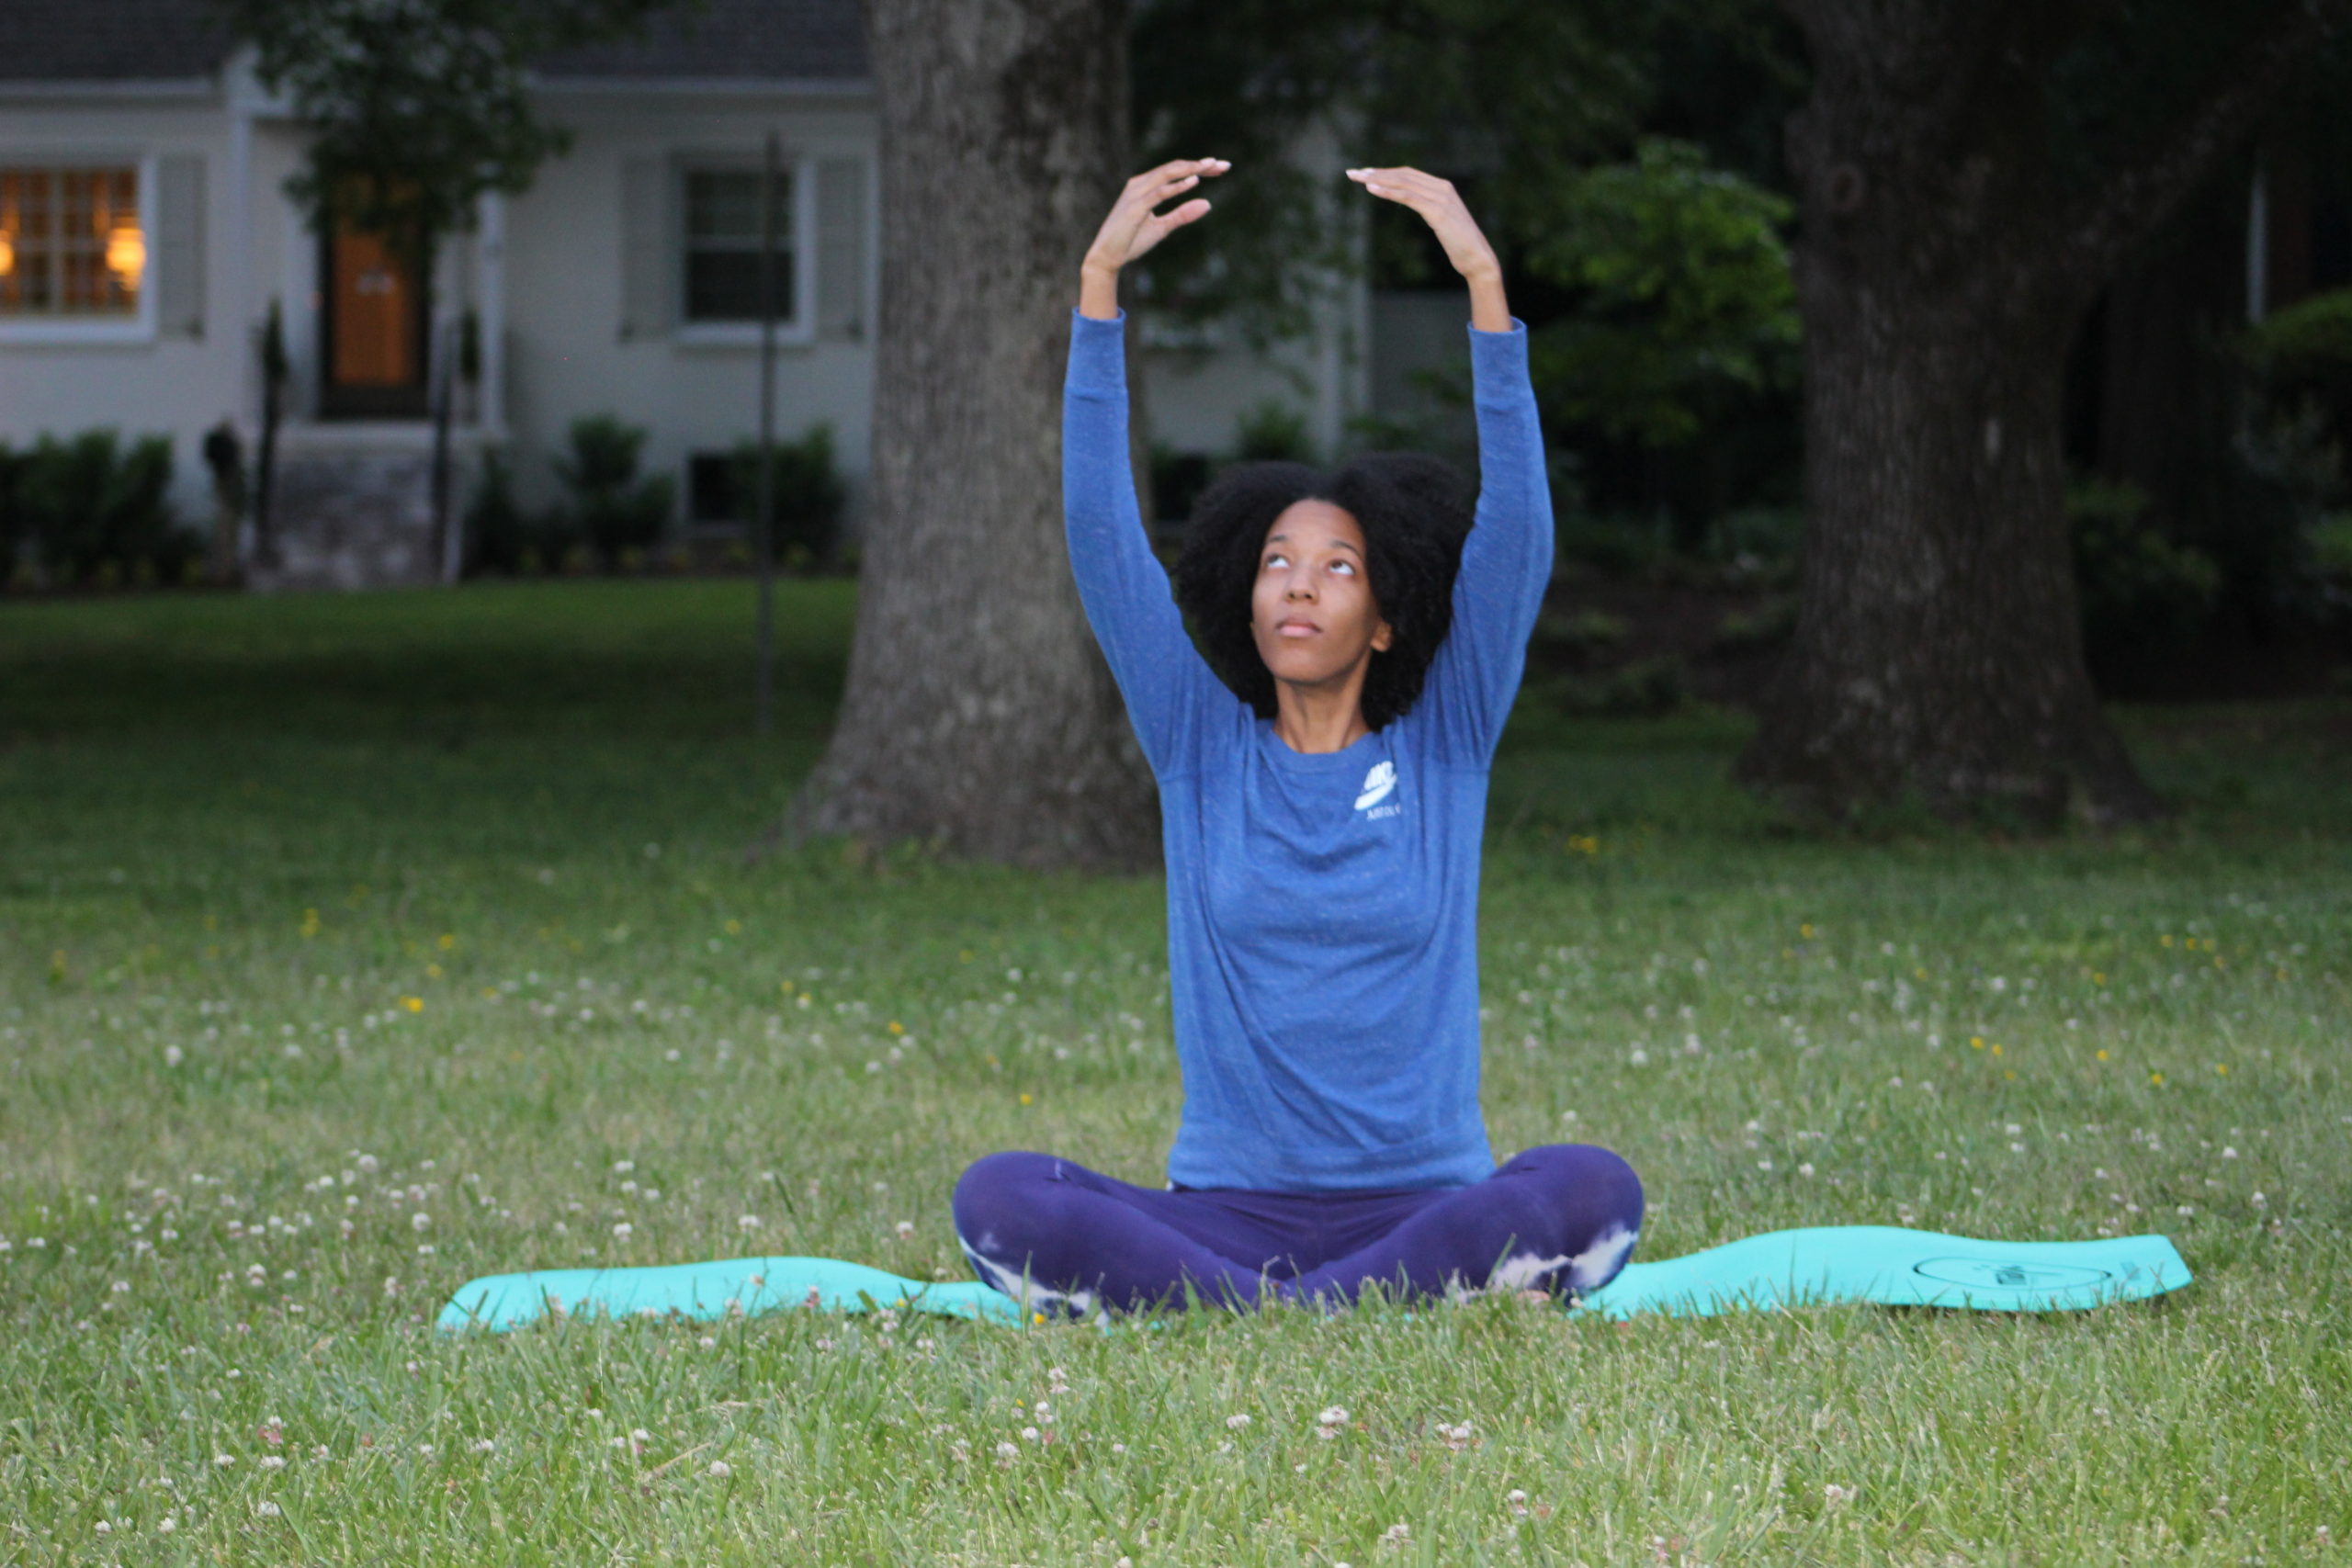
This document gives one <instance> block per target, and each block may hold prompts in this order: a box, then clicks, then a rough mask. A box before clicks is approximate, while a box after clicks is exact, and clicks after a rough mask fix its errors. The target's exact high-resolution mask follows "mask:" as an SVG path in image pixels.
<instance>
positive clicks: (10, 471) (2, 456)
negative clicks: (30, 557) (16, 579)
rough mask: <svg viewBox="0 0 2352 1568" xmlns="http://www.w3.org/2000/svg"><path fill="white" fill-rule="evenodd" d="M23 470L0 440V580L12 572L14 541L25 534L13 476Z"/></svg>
mask: <svg viewBox="0 0 2352 1568" xmlns="http://www.w3.org/2000/svg"><path fill="white" fill-rule="evenodd" d="M23 471H24V459H23V458H22V457H18V456H17V452H16V450H15V448H13V447H11V446H9V445H8V443H6V441H0V584H5V583H6V582H7V581H8V580H9V578H10V577H11V576H12V575H13V574H14V572H15V570H16V566H17V549H18V541H20V540H21V539H23V538H24V536H25V524H24V515H23V513H22V512H21V511H20V510H19V509H18V508H17V475H18V474H20V473H22V472H23Z"/></svg>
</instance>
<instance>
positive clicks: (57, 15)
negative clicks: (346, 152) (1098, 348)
mask: <svg viewBox="0 0 2352 1568" xmlns="http://www.w3.org/2000/svg"><path fill="white" fill-rule="evenodd" d="M235 41H236V40H235V39H234V38H233V37H232V35H231V34H230V32H229V29H228V28H227V27H226V26H224V25H223V23H222V21H221V17H220V7H219V6H218V5H217V4H216V3H215V0H97V3H96V4H85V5H78V6H74V5H63V4H61V3H60V0H0V81H7V82H153V81H187V80H188V79H189V78H192V77H201V76H209V75H210V74H212V73H214V72H216V71H218V70H219V69H220V65H221V62H224V61H225V60H227V59H228V57H229V54H230V51H232V49H233V48H234V47H235ZM540 71H541V73H542V74H543V75H545V76H548V77H551V78H556V79H560V80H567V81H582V82H590V81H609V82H613V83H616V84H617V83H621V82H626V81H630V80H659V81H720V80H729V79H732V80H741V81H817V80H837V81H844V82H849V81H860V80H863V79H864V78H865V74H866V67H865V29H864V28H863V27H862V25H861V24H860V22H859V19H858V7H857V0H684V4H683V5H681V6H679V7H678V8H677V9H675V10H672V11H667V12H663V13H660V14H658V15H656V17H654V18H653V20H652V21H651V22H650V23H649V24H648V25H647V26H646V28H644V29H643V31H642V32H641V33H640V34H639V35H638V36H636V37H633V38H629V39H621V40H618V41H615V42H611V43H600V44H596V45H594V46H592V47H588V48H584V49H572V50H565V51H561V52H560V53H558V54H554V55H551V56H549V57H548V59H547V60H545V61H543V62H541V63H540Z"/></svg>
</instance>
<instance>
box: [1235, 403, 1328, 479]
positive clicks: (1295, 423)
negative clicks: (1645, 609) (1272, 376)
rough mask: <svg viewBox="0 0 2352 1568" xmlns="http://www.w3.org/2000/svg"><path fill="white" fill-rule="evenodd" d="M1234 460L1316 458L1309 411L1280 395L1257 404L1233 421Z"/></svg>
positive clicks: (1295, 461) (1248, 461)
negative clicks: (1301, 409)
mask: <svg viewBox="0 0 2352 1568" xmlns="http://www.w3.org/2000/svg"><path fill="white" fill-rule="evenodd" d="M1233 460H1234V461H1235V462H1237V463H1312V462H1314V461H1315V441H1314V438H1313V437H1312V436H1311V435H1309V434H1307V429H1306V414H1304V413H1302V412H1299V411H1298V410H1296V409H1295V408H1293V407H1291V406H1290V405H1289V404H1288V403H1285V402H1283V400H1281V399H1279V398H1268V399H1267V400H1265V401H1263V402H1261V403H1259V404H1257V405H1256V406H1255V407H1253V408H1251V409H1250V410H1249V411H1248V412H1245V413H1243V414H1242V415H1241V417H1240V418H1238V419H1237V420H1235V421H1234V422H1233Z"/></svg>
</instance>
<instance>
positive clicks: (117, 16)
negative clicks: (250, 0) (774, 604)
mask: <svg viewBox="0 0 2352 1568" xmlns="http://www.w3.org/2000/svg"><path fill="white" fill-rule="evenodd" d="M233 41H234V40H232V39H231V37H230V35H229V29H228V28H226V27H225V26H223V25H222V23H221V20H220V9H219V8H218V7H217V6H214V5H212V4H211V3H210V0H103V3H102V4H98V5H82V6H65V5H60V4H58V0H0V79H5V80H7V81H13V82H41V81H48V82H141V81H186V80H187V79H189V78H191V77H198V76H209V75H210V74H211V73H213V72H214V71H215V70H217V69H219V67H220V62H222V61H224V60H226V59H227V58H228V57H229V51H230V49H231V48H232V44H233Z"/></svg>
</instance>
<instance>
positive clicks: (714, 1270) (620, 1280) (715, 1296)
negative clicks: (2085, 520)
mask: <svg viewBox="0 0 2352 1568" xmlns="http://www.w3.org/2000/svg"><path fill="white" fill-rule="evenodd" d="M2190 1278H2191V1276H2190V1274H2189V1272H2188V1264H2187V1263H2185V1262H2183V1261H2182V1260H2181V1257H2180V1254H2179V1253H2178V1252H2177V1251H2176V1250H2174V1248H2173V1245H2172V1243H2171V1242H2170V1241H2168V1240H2166V1239H2165V1237H2163V1236H2160V1235H2134V1236H2120V1237H2118V1238H2116V1239H2114V1240H2112V1241H1977V1240H1974V1239H1973V1238H1971V1237H1968V1236H1959V1235H1938V1234H1936V1233H1935V1232H1933V1231H1915V1230H1903V1229H1899V1228H1897V1227H1895V1226H1892V1225H1836V1226H1827V1227H1823V1228H1817V1229H1812V1230H1793V1231H1770V1232H1768V1233H1766V1234H1765V1235H1751V1236H1746V1237H1743V1238H1742V1239H1740V1240H1738V1241H1734V1242H1726V1243H1724V1245H1723V1246H1721V1247H1708V1248H1707V1249H1706V1250H1705V1251H1703V1252H1694V1253H1691V1254H1690V1255H1689V1256H1688V1257H1683V1258H1666V1259H1664V1260H1662V1261H1660V1262H1657V1263H1630V1264H1627V1265H1626V1266H1625V1269H1624V1271H1623V1273H1621V1274H1619V1275H1618V1276H1617V1278H1616V1279H1614V1280H1611V1281H1610V1283H1609V1285H1608V1286H1607V1288H1606V1289H1603V1290H1601V1291H1599V1292H1595V1293H1594V1294H1592V1295H1591V1296H1589V1297H1588V1298H1586V1300H1585V1301H1584V1302H1583V1303H1582V1304H1581V1305H1579V1306H1578V1308H1577V1311H1579V1312H1588V1313H1596V1314H1600V1315H1601V1316H1603V1317H1610V1318H1628V1317H1635V1316H1639V1315H1641V1314H1645V1313H1654V1314H1663V1315H1666V1316H1671V1317H1712V1316H1714V1315H1716V1314H1720V1313H1727V1312H1762V1311H1770V1310H1773V1309H1775V1308H1781V1307H1793V1306H1812V1305H1822V1304H1826V1303H1834V1302H1875V1303H1882V1304H1884V1305H1887V1306H1927V1307H1970V1308H1975V1309H1977V1310H1980V1311H1986V1312H2073V1311H2080V1310H2083V1309H2086V1308H2089V1307H2096V1306H2104V1305H2107V1304H2108V1303H2110V1302H2123V1301H2140V1300H2143V1299H2145V1298H2147V1297H2149V1296H2154V1295H2160V1294H2162V1293H2163V1292H2166V1291H2175V1290H2178V1289H2179V1288H2180V1287H2181V1286H2183V1285H2186V1284H2188V1282H2189V1280H2190ZM793 1307H815V1308H820V1309H822V1310H825V1311H831V1312H865V1311H866V1310H868V1309H870V1308H876V1307H893V1308H897V1309H899V1310H900V1311H912V1312H926V1313H935V1314H940V1315H942V1316H946V1317H967V1318H978V1319H981V1320H984V1321H988V1322H995V1323H1017V1322H1019V1321H1020V1319H1021V1312H1020V1309H1019V1308H1018V1307H1016V1306H1015V1305H1014V1304H1013V1303H1012V1302H1011V1301H1010V1300H1008V1299H1007V1298H1006V1297H1004V1296H1001V1295H1000V1294H998V1293H997V1292H995V1291H993V1290H990V1289H989V1287H988V1286H986V1285H983V1284H981V1283H979V1282H978V1280H966V1281H962V1282H959V1283H956V1284H948V1285H936V1284H925V1283H923V1282H922V1281H921V1280H909V1279H905V1278H902V1277H901V1276H899V1275H897V1274H891V1273H888V1272H886V1271H884V1270H883V1269H869V1268H867V1267H866V1266H865V1265H864V1264H862V1263H844V1262H842V1261H840V1260H839V1259H837V1258H726V1259H723V1260H721V1261H719V1262H716V1263H679V1264H673V1265H670V1266H668V1267H664V1268H652V1269H553V1270H549V1271H548V1272H545V1273H537V1274H493V1275H491V1276H489V1277H488V1278H485V1279H481V1280H471V1281H469V1282H468V1283H467V1284H466V1285H464V1286H462V1287H461V1288H460V1289H459V1290H458V1293H457V1295H456V1296H454V1297H452V1298H451V1299H450V1302H449V1304H448V1305H447V1306H446V1307H443V1308H442V1309H441V1316H440V1320H439V1326H440V1327H442V1328H445V1329H458V1328H469V1327H482V1328H492V1329H508V1328H515V1327H519V1326H521V1325H524V1324H526V1323H531V1322H535V1321H537V1319H539V1318H541V1317H544V1316H547V1315H548V1314H550V1313H554V1314H560V1315H564V1316H583V1317H584V1316H613V1317H628V1316H632V1315H635V1314H650V1315H655V1316H663V1315H667V1314H671V1313H675V1314H678V1315H679V1316H681V1317H687V1318H695V1319H712V1318H722V1317H727V1316H729V1315H731V1314H734V1313H736V1312H739V1311H740V1312H741V1313H743V1314H747V1315H749V1314H758V1313H763V1312H777V1311H781V1310H785V1309H788V1308H793Z"/></svg>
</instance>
